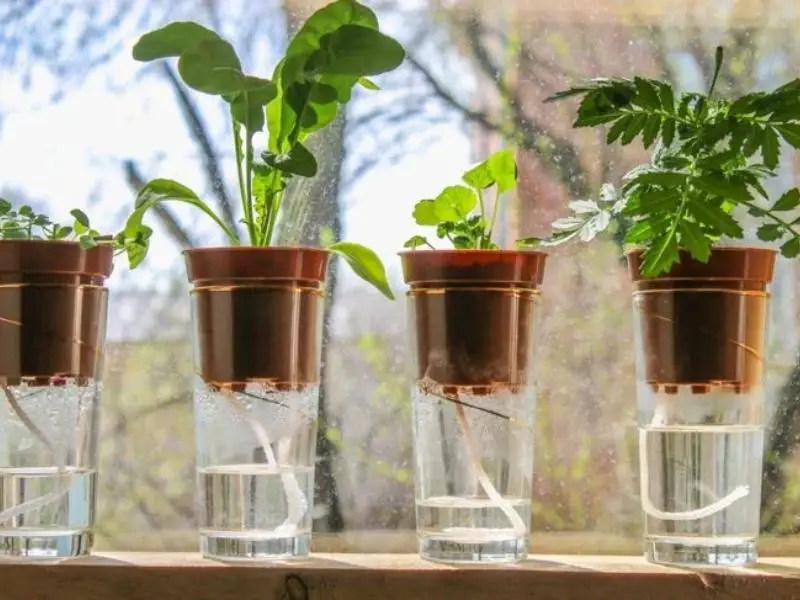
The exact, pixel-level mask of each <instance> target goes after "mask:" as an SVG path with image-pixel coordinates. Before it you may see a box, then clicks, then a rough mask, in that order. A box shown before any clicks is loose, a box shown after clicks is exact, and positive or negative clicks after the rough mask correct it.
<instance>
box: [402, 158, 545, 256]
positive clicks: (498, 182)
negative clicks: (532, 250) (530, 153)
mask: <svg viewBox="0 0 800 600" xmlns="http://www.w3.org/2000/svg"><path fill="white" fill-rule="evenodd" d="M517 176H518V170H517V163H516V161H515V160H514V153H513V152H512V151H511V150H508V149H506V150H500V151H499V152H497V153H496V154H493V155H492V156H490V157H489V158H487V159H486V160H485V161H484V162H482V163H480V164H478V165H476V166H475V167H473V168H471V169H470V170H469V171H467V172H466V173H464V175H463V177H462V181H463V182H464V184H466V185H461V184H459V185H451V186H448V187H446V188H445V189H444V190H442V192H441V193H440V194H439V195H438V196H436V198H434V199H432V200H420V201H419V202H417V204H416V206H414V221H416V223H417V225H422V226H424V227H435V228H436V237H438V238H439V239H440V240H445V239H446V240H448V241H449V242H450V243H451V244H452V245H453V247H454V248H456V249H459V250H466V249H476V250H497V249H499V246H498V245H497V244H496V243H495V242H493V241H492V234H493V232H494V227H495V224H496V222H497V215H498V211H499V209H500V197H501V195H502V194H504V193H505V192H508V191H510V190H512V189H514V188H515V187H516V185H517ZM491 188H495V194H496V195H495V199H494V204H493V207H492V213H491V216H489V215H487V210H486V196H485V195H486V193H487V190H489V189H491ZM476 208H477V209H478V212H477V214H476V213H475V209H476ZM538 241H539V240H538V239H535V238H526V239H521V240H517V241H516V243H515V246H516V247H517V248H526V247H530V246H533V245H536V243H538ZM420 246H428V247H430V248H433V245H432V244H431V243H430V242H429V241H428V240H427V238H425V237H423V236H421V235H415V236H413V237H412V238H411V239H409V240H408V241H407V242H406V243H405V247H406V248H418V247H420Z"/></svg>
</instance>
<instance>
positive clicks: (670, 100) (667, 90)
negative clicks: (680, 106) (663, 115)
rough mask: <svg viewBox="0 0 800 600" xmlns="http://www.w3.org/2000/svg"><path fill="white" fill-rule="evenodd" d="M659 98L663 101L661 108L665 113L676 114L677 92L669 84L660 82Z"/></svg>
mask: <svg viewBox="0 0 800 600" xmlns="http://www.w3.org/2000/svg"><path fill="white" fill-rule="evenodd" d="M657 83H658V96H659V98H660V99H661V106H662V108H663V109H664V111H666V112H668V113H670V114H672V113H674V112H675V92H674V90H673V89H672V86H670V85H669V84H668V83H666V82H664V81H659V82H657Z"/></svg>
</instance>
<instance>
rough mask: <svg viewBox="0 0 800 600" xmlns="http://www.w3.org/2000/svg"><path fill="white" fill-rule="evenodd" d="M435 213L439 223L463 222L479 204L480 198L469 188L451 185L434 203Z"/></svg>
mask: <svg viewBox="0 0 800 600" xmlns="http://www.w3.org/2000/svg"><path fill="white" fill-rule="evenodd" d="M433 202H434V212H435V213H436V217H437V218H438V219H439V221H449V222H451V223H452V222H455V221H461V220H464V219H466V218H467V216H468V215H469V213H470V211H471V210H472V209H473V208H475V206H476V205H477V204H478V197H477V196H476V195H475V192H473V191H472V190H471V189H469V188H468V187H464V186H463V185H451V186H448V187H446V188H445V189H444V190H443V191H442V192H441V193H440V194H439V195H438V196H437V197H436V199H435V200H434V201H433Z"/></svg>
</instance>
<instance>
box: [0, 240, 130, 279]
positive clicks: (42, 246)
mask: <svg viewBox="0 0 800 600" xmlns="http://www.w3.org/2000/svg"><path fill="white" fill-rule="evenodd" d="M114 250H115V248H114V247H113V246H111V245H109V244H99V245H96V246H93V247H91V248H83V247H82V246H81V244H80V242H78V241H77V240H47V239H38V238H37V239H18V240H8V239H6V240H0V273H28V274H37V275H53V276H59V275H83V276H90V277H93V278H94V277H99V278H101V279H106V278H108V277H110V276H111V273H112V272H113V270H114Z"/></svg>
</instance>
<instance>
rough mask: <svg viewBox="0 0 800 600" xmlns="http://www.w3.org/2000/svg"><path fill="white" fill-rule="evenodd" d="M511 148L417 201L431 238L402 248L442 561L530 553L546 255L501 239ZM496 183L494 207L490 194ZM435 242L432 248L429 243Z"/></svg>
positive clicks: (431, 513)
mask: <svg viewBox="0 0 800 600" xmlns="http://www.w3.org/2000/svg"><path fill="white" fill-rule="evenodd" d="M516 183H517V165H516V161H515V159H514V154H513V152H512V151H511V150H502V151H500V152H498V153H496V154H494V155H492V156H490V157H489V158H488V159H487V160H486V161H484V162H482V163H480V164H478V165H477V166H475V167H474V168H472V169H470V170H469V171H468V172H467V173H465V174H464V176H463V183H462V184H459V185H453V186H449V187H447V188H445V189H444V190H443V191H442V192H441V193H440V194H439V195H438V196H437V197H436V198H434V199H426V200H422V201H420V202H419V203H417V204H416V206H415V207H414V220H415V221H416V223H417V224H418V225H422V226H426V227H435V228H436V229H435V231H436V236H437V237H438V238H439V239H440V240H445V241H446V242H447V243H449V244H451V245H452V246H453V249H447V250H437V249H434V247H433V246H432V245H431V244H430V243H429V242H428V240H427V239H426V238H424V237H422V236H419V235H417V236H414V237H412V238H411V239H410V240H409V241H408V242H407V243H406V247H407V248H410V250H407V251H405V252H402V253H401V258H402V264H403V275H404V277H405V281H406V282H407V283H408V284H409V290H408V292H407V297H408V309H409V313H408V314H409V319H410V323H409V332H410V337H411V350H410V352H411V359H410V363H411V373H412V378H413V383H412V397H413V413H414V454H415V473H416V511H417V534H418V537H419V544H420V555H421V556H422V557H423V558H425V559H428V560H432V561H440V562H514V561H518V560H522V559H523V558H525V557H526V556H527V550H528V538H529V535H530V515H531V493H532V485H533V482H532V477H533V421H534V406H535V403H536V380H535V378H536V354H535V346H536V341H537V340H536V335H537V328H536V320H537V316H538V310H539V309H538V306H539V287H540V285H541V283H542V278H543V276H544V265H545V258H546V254H545V253H543V252H541V251H538V250H530V249H528V248H527V246H528V245H529V243H531V242H533V243H535V242H536V240H519V241H518V242H517V243H516V248H515V249H514V250H502V249H500V248H499V246H498V245H497V244H496V243H495V242H494V241H493V240H492V234H493V231H494V226H495V223H496V221H497V215H498V209H499V204H500V199H501V195H502V194H504V193H506V192H508V191H510V190H511V189H513V188H514V187H515V186H516ZM492 188H494V189H495V190H496V197H495V199H494V203H493V206H492V208H491V212H490V211H489V210H488V209H487V204H488V201H489V198H488V197H487V194H488V192H489V190H491V189H492ZM425 246H427V247H428V248H429V249H421V248H423V247H425Z"/></svg>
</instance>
